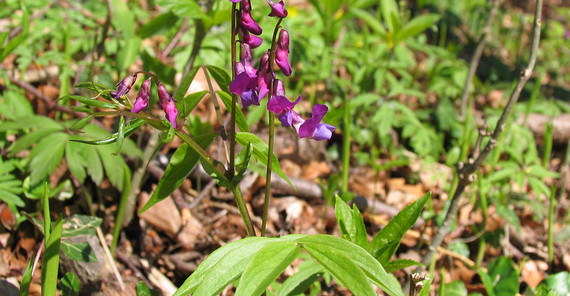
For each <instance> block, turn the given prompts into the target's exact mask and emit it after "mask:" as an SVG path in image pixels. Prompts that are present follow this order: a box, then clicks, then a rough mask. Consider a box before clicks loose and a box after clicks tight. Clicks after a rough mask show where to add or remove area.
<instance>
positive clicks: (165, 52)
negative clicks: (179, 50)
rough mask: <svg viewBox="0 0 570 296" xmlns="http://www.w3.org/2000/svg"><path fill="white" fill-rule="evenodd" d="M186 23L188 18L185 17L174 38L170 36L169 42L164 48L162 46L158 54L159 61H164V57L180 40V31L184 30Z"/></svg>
mask: <svg viewBox="0 0 570 296" xmlns="http://www.w3.org/2000/svg"><path fill="white" fill-rule="evenodd" d="M187 25H188V18H185V19H184V22H182V25H181V26H180V30H178V32H177V33H176V35H175V36H174V38H172V41H170V43H169V44H168V45H167V46H166V48H164V50H163V51H162V53H161V54H160V60H161V61H163V62H164V59H166V57H167V56H168V54H169V53H170V52H171V51H172V49H173V48H174V47H175V46H176V44H178V41H180V38H182V33H184V31H186V26H187Z"/></svg>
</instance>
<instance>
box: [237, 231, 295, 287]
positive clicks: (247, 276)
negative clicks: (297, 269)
mask: <svg viewBox="0 0 570 296" xmlns="http://www.w3.org/2000/svg"><path fill="white" fill-rule="evenodd" d="M300 252H301V249H300V248H299V247H298V246H297V244H296V243H295V242H294V241H288V240H285V241H276V242H272V243H270V244H268V245H266V246H265V247H264V248H263V249H261V250H260V251H259V252H257V254H255V256H254V257H253V259H252V260H251V262H250V263H249V265H248V267H247V268H246V269H245V271H244V272H243V275H242V276H241V279H240V284H239V286H238V288H237V290H236V293H235V295H236V296H240V295H244V296H245V295H252V296H253V295H261V294H262V293H263V292H264V291H265V289H266V288H267V287H268V286H269V284H271V282H273V281H274V280H275V279H276V278H277V277H278V276H279V275H280V274H281V273H282V272H283V271H284V270H285V268H287V266H289V264H291V262H293V260H295V258H297V256H298V255H299V253H300Z"/></svg>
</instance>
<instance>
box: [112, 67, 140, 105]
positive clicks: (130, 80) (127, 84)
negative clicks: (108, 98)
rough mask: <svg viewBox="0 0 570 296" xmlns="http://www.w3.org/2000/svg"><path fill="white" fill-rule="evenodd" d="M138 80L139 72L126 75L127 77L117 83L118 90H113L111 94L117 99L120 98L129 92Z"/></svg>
mask: <svg viewBox="0 0 570 296" xmlns="http://www.w3.org/2000/svg"><path fill="white" fill-rule="evenodd" d="M136 81H137V74H134V73H133V74H131V75H129V76H127V77H125V79H123V80H121V82H119V83H118V84H117V90H116V91H115V90H114V91H111V95H112V96H113V97H114V98H115V99H118V98H120V97H122V96H124V95H126V94H128V93H129V91H130V90H131V87H133V85H134V84H135V82H136Z"/></svg>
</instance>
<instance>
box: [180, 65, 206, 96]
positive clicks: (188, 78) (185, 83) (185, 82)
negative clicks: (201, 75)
mask: <svg viewBox="0 0 570 296" xmlns="http://www.w3.org/2000/svg"><path fill="white" fill-rule="evenodd" d="M198 70H200V67H194V68H192V70H190V71H189V72H188V73H187V74H186V75H185V76H184V77H183V78H182V81H181V82H180V85H179V86H178V88H177V89H176V92H175V93H174V100H175V101H180V100H182V98H184V96H185V95H186V92H187V91H188V88H189V87H190V84H192V80H194V77H196V73H198Z"/></svg>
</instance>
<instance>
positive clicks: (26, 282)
mask: <svg viewBox="0 0 570 296" xmlns="http://www.w3.org/2000/svg"><path fill="white" fill-rule="evenodd" d="M35 258H36V254H33V253H32V257H31V258H30V261H28V265H26V269H25V270H24V273H23V274H22V283H21V284H20V292H19V293H18V296H28V293H29V291H30V283H31V282H32V267H33V266H34V260H35Z"/></svg>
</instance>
